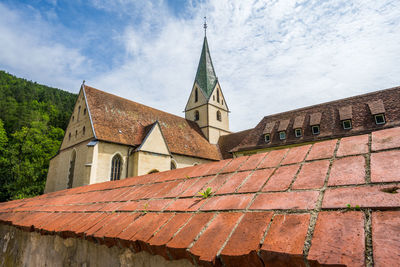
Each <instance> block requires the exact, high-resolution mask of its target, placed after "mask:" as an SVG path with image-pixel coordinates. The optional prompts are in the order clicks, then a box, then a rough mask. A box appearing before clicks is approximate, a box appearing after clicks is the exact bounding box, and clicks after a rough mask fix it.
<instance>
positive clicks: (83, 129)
mask: <svg viewBox="0 0 400 267" xmlns="http://www.w3.org/2000/svg"><path fill="white" fill-rule="evenodd" d="M85 132H86V127H85V126H83V128H82V135H85Z"/></svg>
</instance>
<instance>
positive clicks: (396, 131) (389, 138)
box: [371, 127, 400, 151]
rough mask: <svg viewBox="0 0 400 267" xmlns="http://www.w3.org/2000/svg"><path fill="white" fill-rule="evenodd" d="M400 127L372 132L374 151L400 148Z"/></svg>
mask: <svg viewBox="0 0 400 267" xmlns="http://www.w3.org/2000/svg"><path fill="white" fill-rule="evenodd" d="M399 137H400V127H396V128H391V129H385V130H381V131H376V132H372V146H371V148H372V151H377V150H383V149H390V148H399V147H400V138H399Z"/></svg>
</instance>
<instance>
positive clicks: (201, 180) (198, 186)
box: [180, 176, 215, 197]
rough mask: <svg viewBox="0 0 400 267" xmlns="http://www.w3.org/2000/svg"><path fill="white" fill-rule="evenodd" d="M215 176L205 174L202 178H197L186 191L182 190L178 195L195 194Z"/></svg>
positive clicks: (187, 195)
mask: <svg viewBox="0 0 400 267" xmlns="http://www.w3.org/2000/svg"><path fill="white" fill-rule="evenodd" d="M214 178H215V176H207V177H204V178H198V179H197V181H196V182H195V183H194V184H193V185H192V186H190V187H189V188H188V189H187V190H186V191H184V192H183V193H182V194H181V195H180V196H181V197H193V196H195V195H197V194H198V193H199V192H200V190H201V189H202V188H203V187H204V186H206V185H207V184H208V183H209V182H210V181H211V180H212V179H214Z"/></svg>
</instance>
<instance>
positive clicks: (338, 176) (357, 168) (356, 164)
mask: <svg viewBox="0 0 400 267" xmlns="http://www.w3.org/2000/svg"><path fill="white" fill-rule="evenodd" d="M364 183H365V158H364V157H363V156H353V157H346V158H340V159H336V160H335V161H334V162H333V164H332V169H331V173H330V175H329V180H328V186H336V185H349V184H364Z"/></svg>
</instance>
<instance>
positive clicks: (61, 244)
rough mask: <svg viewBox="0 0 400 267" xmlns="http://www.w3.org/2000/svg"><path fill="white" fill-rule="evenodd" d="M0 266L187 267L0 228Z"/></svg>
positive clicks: (77, 241) (79, 241)
mask: <svg viewBox="0 0 400 267" xmlns="http://www.w3.org/2000/svg"><path fill="white" fill-rule="evenodd" d="M0 237H1V238H0V266H5V267H16V266H17V267H18V266H26V267H30V266H32V267H40V266H54V267H57V266H100V267H101V266H107V267H108V266H135V267H136V266H137V267H152V266H166V267H175V266H176V267H186V266H193V265H192V264H191V263H190V262H189V261H188V260H175V261H167V260H166V259H164V258H163V257H161V256H159V255H151V254H149V253H147V252H144V251H142V252H140V253H134V252H133V251H132V250H130V249H127V248H124V249H122V248H119V247H117V246H113V247H111V248H108V247H107V246H105V245H98V244H95V243H93V242H89V241H87V240H84V239H76V238H66V239H64V238H62V237H59V236H56V235H41V234H39V233H37V232H25V231H22V230H20V229H17V228H15V227H13V226H9V225H0Z"/></svg>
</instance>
